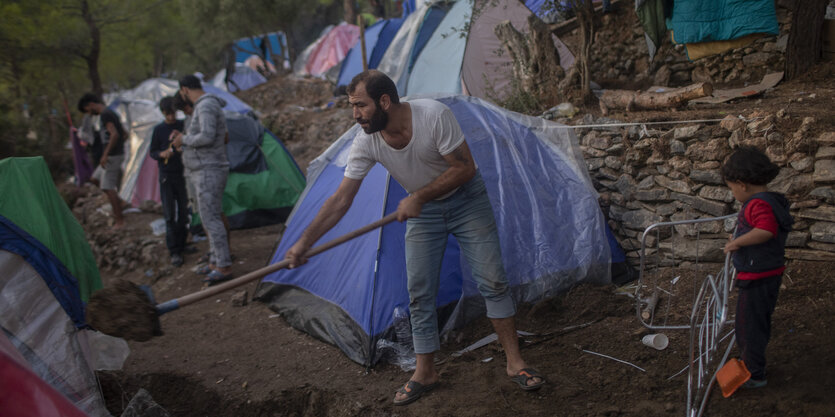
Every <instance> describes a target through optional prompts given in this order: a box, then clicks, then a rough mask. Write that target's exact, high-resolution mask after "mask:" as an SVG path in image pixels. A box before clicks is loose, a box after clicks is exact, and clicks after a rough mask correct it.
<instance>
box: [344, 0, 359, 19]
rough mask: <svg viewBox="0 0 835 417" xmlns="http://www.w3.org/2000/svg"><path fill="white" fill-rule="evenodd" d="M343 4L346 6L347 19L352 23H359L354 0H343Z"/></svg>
mask: <svg viewBox="0 0 835 417" xmlns="http://www.w3.org/2000/svg"><path fill="white" fill-rule="evenodd" d="M342 5H343V6H344V7H345V21H346V22H348V23H350V24H352V25H353V24H356V23H357V9H356V8H355V7H354V1H353V0H343V1H342Z"/></svg>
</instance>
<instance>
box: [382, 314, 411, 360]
mask: <svg viewBox="0 0 835 417" xmlns="http://www.w3.org/2000/svg"><path fill="white" fill-rule="evenodd" d="M392 316H393V319H394V320H393V321H394V332H395V337H396V338H397V341H396V343H393V346H392V347H393V348H394V352H395V357H394V358H393V359H394V364H395V365H397V366H399V367H400V369H402V370H404V371H411V370H413V369H415V364H416V358H415V350H414V348H413V345H412V323H411V320H410V319H409V313H408V312H406V309H405V308H403V307H399V306H398V307H395V308H394V312H393V313H392ZM381 341H382V340H381Z"/></svg>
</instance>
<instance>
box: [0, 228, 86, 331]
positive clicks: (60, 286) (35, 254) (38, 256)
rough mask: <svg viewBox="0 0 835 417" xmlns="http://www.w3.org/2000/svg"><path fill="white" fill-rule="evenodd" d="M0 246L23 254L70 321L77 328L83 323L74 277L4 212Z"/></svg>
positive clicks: (82, 308)
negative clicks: (5, 215)
mask: <svg viewBox="0 0 835 417" xmlns="http://www.w3.org/2000/svg"><path fill="white" fill-rule="evenodd" d="M0 249H2V250H5V251H9V252H12V253H15V254H17V255H20V256H21V257H23V259H25V260H26V262H28V263H29V265H31V266H32V268H34V269H35V271H38V274H40V276H41V277H42V278H43V280H44V282H45V283H46V285H47V286H48V287H49V289H50V290H51V291H52V294H53V295H54V296H55V299H56V300H58V303H60V304H61V307H63V308H64V311H65V312H66V313H67V316H69V317H70V319H71V320H72V322H73V324H74V325H75V326H76V327H79V328H80V327H85V326H86V325H87V322H86V321H85V318H84V302H83V301H81V294H80V293H79V291H78V280H77V279H76V278H75V277H74V276H72V274H71V273H70V271H69V270H68V269H67V267H66V266H64V263H63V262H61V260H59V259H58V258H57V257H56V256H55V255H54V254H53V253H52V251H50V250H49V249H48V248H47V247H46V246H44V244H43V243H41V242H39V241H38V239H36V238H35V237H34V236H32V235H30V234H29V233H27V232H26V231H25V230H23V229H21V228H20V227H17V225H16V224H14V223H13V222H12V221H11V220H9V219H7V218H6V217H4V216H0Z"/></svg>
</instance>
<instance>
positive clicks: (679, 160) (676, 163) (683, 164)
mask: <svg viewBox="0 0 835 417" xmlns="http://www.w3.org/2000/svg"><path fill="white" fill-rule="evenodd" d="M668 162H669V164H670V166H671V167H672V168H673V169H674V170H676V171H678V172H681V173H684V174H688V173H690V160H689V159H687V158H685V157H682V156H674V157H673V158H672V159H670V160H669V161H668Z"/></svg>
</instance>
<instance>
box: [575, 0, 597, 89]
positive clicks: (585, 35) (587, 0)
mask: <svg viewBox="0 0 835 417" xmlns="http://www.w3.org/2000/svg"><path fill="white" fill-rule="evenodd" d="M573 2H574V3H573V6H574V14H575V15H576V16H577V23H578V24H579V26H580V50H579V54H578V55H577V60H576V61H575V65H577V72H578V73H579V75H580V90H581V93H582V96H583V100H584V101H587V100H589V99H591V97H592V94H591V68H590V65H589V59H590V56H591V44H592V41H594V9H593V8H592V4H591V0H573Z"/></svg>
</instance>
